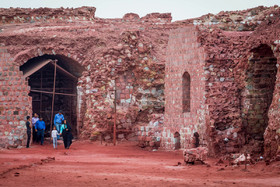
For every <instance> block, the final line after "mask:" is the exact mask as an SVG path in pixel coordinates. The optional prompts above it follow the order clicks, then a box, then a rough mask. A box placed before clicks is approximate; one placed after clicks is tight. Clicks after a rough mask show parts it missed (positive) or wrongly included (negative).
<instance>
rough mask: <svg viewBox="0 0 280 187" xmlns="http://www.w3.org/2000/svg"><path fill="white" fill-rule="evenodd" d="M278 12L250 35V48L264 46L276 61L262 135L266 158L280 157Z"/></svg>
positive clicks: (279, 34)
mask: <svg viewBox="0 0 280 187" xmlns="http://www.w3.org/2000/svg"><path fill="white" fill-rule="evenodd" d="M279 16H280V10H279V9H278V11H275V12H274V16H273V17H270V18H268V19H267V20H266V21H265V22H263V23H262V24H261V25H260V26H259V27H258V28H257V29H256V31H255V32H254V33H253V34H252V36H251V38H250V41H251V43H252V48H253V49H254V48H256V47H258V46H259V45H260V44H266V45H267V46H269V47H270V48H271V51H272V52H273V56H274V58H276V59H277V62H276V67H277V74H276V80H275V87H274V93H273V98H272V102H271V105H270V108H269V111H268V118H269V121H268V126H267V128H266V130H265V133H264V151H265V156H266V157H268V158H271V157H275V156H276V155H278V156H279V155H280V121H279V119H280V95H279V93H280V92H279V91H280V82H279V81H280V74H279V66H280V64H279V63H280V32H279V25H280V18H279Z"/></svg>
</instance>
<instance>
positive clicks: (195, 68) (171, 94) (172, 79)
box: [161, 26, 207, 149]
mask: <svg viewBox="0 0 280 187" xmlns="http://www.w3.org/2000/svg"><path fill="white" fill-rule="evenodd" d="M197 36H198V30H197V29H196V27H195V26H189V27H186V28H182V29H177V30H174V31H172V32H171V33H170V37H169V42H168V50H167V62H166V68H165V115H164V127H163V131H162V140H161V144H162V146H163V147H164V148H167V149H173V148H174V145H175V137H174V134H175V133H176V132H179V134H180V143H181V147H182V148H190V147H192V145H191V138H192V136H193V134H194V132H198V133H199V135H200V140H201V141H200V142H201V145H204V146H205V144H206V134H205V133H206V122H205V116H206V115H207V106H206V105H205V99H206V98H205V75H204V66H205V59H204V57H205V53H204V49H203V48H202V47H201V45H200V43H198V41H197ZM186 74H188V75H187V77H184V76H186ZM184 79H190V80H186V81H185V82H186V83H184ZM188 87H189V88H188ZM184 92H189V93H186V94H185V96H184V94H183V93H184ZM184 97H187V98H184ZM188 98H189V99H188ZM184 105H186V106H184ZM184 107H187V109H186V110H184ZM176 141H177V140H176Z"/></svg>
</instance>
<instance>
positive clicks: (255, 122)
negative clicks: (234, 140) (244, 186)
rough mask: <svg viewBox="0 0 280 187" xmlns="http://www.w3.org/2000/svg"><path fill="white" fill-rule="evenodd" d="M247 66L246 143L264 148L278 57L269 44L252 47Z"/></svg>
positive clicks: (243, 97)
mask: <svg viewBox="0 0 280 187" xmlns="http://www.w3.org/2000/svg"><path fill="white" fill-rule="evenodd" d="M252 52H253V53H252V56H251V58H250V59H249V61H248V69H247V70H246V74H245V75H246V78H245V88H244V90H243V95H242V120H243V126H244V129H245V133H246V141H247V142H246V143H247V144H250V143H251V142H254V143H253V144H255V145H256V142H258V143H257V145H258V146H257V147H258V150H256V151H257V152H262V151H263V150H262V149H263V140H264V136H263V135H264V132H265V129H266V127H267V125H268V110H269V107H270V104H271V102H272V98H273V92H274V86H275V80H276V74H277V66H276V64H277V59H276V58H275V56H274V54H273V51H272V50H271V48H270V47H269V46H267V45H261V46H260V47H258V48H256V49H254V50H252Z"/></svg>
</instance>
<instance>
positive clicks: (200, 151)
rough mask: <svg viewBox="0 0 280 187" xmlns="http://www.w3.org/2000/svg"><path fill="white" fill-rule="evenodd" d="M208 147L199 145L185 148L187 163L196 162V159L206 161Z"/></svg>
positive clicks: (184, 153)
mask: <svg viewBox="0 0 280 187" xmlns="http://www.w3.org/2000/svg"><path fill="white" fill-rule="evenodd" d="M207 154H208V149H207V148H206V147H197V148H191V149H185V150H184V151H183V157H184V161H185V163H186V164H190V163H192V164H194V163H195V161H200V162H202V163H204V161H205V160H206V159H207Z"/></svg>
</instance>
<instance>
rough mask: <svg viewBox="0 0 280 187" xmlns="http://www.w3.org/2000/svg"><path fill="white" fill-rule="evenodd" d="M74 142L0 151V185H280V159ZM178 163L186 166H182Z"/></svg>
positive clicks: (127, 144) (131, 144)
mask: <svg viewBox="0 0 280 187" xmlns="http://www.w3.org/2000/svg"><path fill="white" fill-rule="evenodd" d="M135 144H136V143H128V142H126V143H120V144H118V145H117V146H112V145H107V146H104V145H100V142H94V143H90V142H80V141H76V142H74V143H73V144H72V146H71V147H70V149H69V150H65V149H64V148H63V145H62V142H60V145H59V146H58V149H57V150H54V149H53V148H52V145H51V144H50V143H46V144H45V145H43V146H40V145H33V146H32V147H31V148H29V149H26V148H22V149H10V150H0V186H40V187H41V186H246V187H248V186H254V187H256V186H262V187H263V186H280V163H279V162H275V163H271V164H270V165H268V166H266V165H265V163H263V162H262V163H258V164H256V165H251V166H248V170H249V171H247V172H244V171H242V169H244V166H240V167H236V166H235V167H233V166H227V165H226V164H225V163H224V164H220V165H216V164H215V163H216V162H217V160H215V159H210V160H208V163H209V164H210V167H209V166H206V165H201V164H196V165H184V164H183V160H182V159H183V157H182V151H148V150H143V149H141V148H139V147H137V146H136V145H135ZM178 162H180V163H182V165H178Z"/></svg>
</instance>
